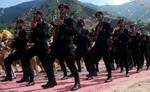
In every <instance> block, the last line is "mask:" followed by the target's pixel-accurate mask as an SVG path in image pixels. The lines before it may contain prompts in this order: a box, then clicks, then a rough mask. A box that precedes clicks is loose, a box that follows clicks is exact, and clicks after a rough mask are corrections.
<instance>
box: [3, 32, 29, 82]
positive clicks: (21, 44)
mask: <svg viewBox="0 0 150 92" xmlns="http://www.w3.org/2000/svg"><path fill="white" fill-rule="evenodd" d="M26 45H27V39H26V31H25V30H24V29H22V30H19V32H18V36H17V38H16V39H15V41H14V42H13V43H12V50H15V52H13V51H12V53H11V54H9V56H8V57H7V58H6V59H5V60H4V65H5V68H6V78H10V79H12V75H11V72H12V70H11V64H12V63H13V62H14V61H16V60H19V59H21V57H22V55H23V53H24V52H25V50H26ZM22 67H23V68H24V66H22Z"/></svg>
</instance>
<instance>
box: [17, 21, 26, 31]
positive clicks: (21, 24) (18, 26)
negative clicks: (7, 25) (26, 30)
mask: <svg viewBox="0 0 150 92" xmlns="http://www.w3.org/2000/svg"><path fill="white" fill-rule="evenodd" d="M16 26H17V28H18V29H21V28H22V27H23V26H24V23H20V22H19V23H17V24H16Z"/></svg>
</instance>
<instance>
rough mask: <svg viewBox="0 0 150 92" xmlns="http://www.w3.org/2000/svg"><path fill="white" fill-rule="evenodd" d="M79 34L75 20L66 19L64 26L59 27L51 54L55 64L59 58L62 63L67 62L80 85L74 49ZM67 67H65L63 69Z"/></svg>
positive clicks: (51, 59)
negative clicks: (76, 36)
mask: <svg viewBox="0 0 150 92" xmlns="http://www.w3.org/2000/svg"><path fill="white" fill-rule="evenodd" d="M76 34H77V32H76V30H75V27H74V21H73V19H71V18H69V17H65V19H64V24H63V25H61V26H60V27H59V31H58V33H57V34H56V35H57V36H56V40H55V41H54V43H53V45H52V48H51V52H50V54H49V57H50V61H51V62H54V61H55V58H56V57H58V59H59V62H60V63H64V62H66V64H67V66H68V67H69V70H70V71H71V74H72V75H73V77H74V78H75V83H80V81H79V75H78V71H77V68H76V66H75V49H74V46H73V44H74V36H75V35H76ZM65 68H66V67H65V66H63V68H62V69H65Z"/></svg>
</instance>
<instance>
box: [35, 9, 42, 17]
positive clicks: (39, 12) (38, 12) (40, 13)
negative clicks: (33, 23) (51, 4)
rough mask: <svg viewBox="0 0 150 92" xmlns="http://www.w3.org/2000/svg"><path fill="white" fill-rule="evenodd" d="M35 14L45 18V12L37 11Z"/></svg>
mask: <svg viewBox="0 0 150 92" xmlns="http://www.w3.org/2000/svg"><path fill="white" fill-rule="evenodd" d="M35 14H39V15H41V16H43V12H42V11H41V10H38V11H36V13H35Z"/></svg>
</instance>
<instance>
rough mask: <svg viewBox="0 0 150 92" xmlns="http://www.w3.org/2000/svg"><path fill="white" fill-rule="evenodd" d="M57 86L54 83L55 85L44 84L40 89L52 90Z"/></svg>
mask: <svg viewBox="0 0 150 92" xmlns="http://www.w3.org/2000/svg"><path fill="white" fill-rule="evenodd" d="M56 85H57V83H56V82H55V83H49V82H48V83H47V84H45V85H42V88H43V89H48V88H53V87H55V86H56Z"/></svg>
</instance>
